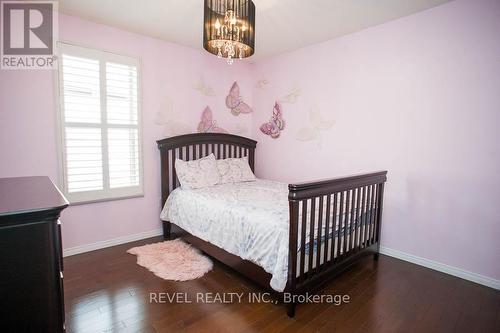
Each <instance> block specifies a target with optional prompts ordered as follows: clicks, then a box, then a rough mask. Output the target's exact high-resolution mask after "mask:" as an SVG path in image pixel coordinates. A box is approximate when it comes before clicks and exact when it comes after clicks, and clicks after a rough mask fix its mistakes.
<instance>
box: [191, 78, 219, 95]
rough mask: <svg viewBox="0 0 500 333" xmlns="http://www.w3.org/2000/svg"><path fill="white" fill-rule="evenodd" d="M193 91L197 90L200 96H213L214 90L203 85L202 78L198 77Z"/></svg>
mask: <svg viewBox="0 0 500 333" xmlns="http://www.w3.org/2000/svg"><path fill="white" fill-rule="evenodd" d="M194 89H195V90H197V91H198V92H199V93H200V94H202V95H205V96H215V91H214V89H213V88H212V87H210V86H209V85H207V84H206V83H205V80H204V79H203V77H200V80H199V81H198V83H197V84H196V85H195V86H194Z"/></svg>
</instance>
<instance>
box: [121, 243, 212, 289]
mask: <svg viewBox="0 0 500 333" xmlns="http://www.w3.org/2000/svg"><path fill="white" fill-rule="evenodd" d="M127 252H128V253H130V254H135V255H137V264H138V265H140V266H142V267H145V268H147V269H148V270H150V271H151V272H153V273H154V275H156V276H158V277H161V278H162V279H165V280H174V281H187V280H194V279H197V278H199V277H202V276H203V275H205V273H207V272H209V271H210V270H212V261H211V260H210V259H208V258H207V257H205V256H204V255H202V254H201V253H200V251H198V250H197V249H195V248H193V247H192V246H191V245H189V244H187V243H185V242H184V241H182V240H180V239H175V240H171V241H165V242H160V243H154V244H148V245H143V246H137V247H133V248H131V249H130V250H128V251H127Z"/></svg>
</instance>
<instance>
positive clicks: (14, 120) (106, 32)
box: [0, 15, 252, 248]
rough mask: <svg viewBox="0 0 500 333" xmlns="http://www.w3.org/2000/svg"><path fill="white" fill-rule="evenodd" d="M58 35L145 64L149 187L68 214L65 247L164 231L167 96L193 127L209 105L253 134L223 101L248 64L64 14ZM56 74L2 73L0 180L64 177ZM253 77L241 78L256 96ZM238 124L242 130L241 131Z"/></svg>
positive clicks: (228, 123)
mask: <svg viewBox="0 0 500 333" xmlns="http://www.w3.org/2000/svg"><path fill="white" fill-rule="evenodd" d="M60 39H61V40H62V41H67V42H72V43H76V44H79V45H83V46H89V47H94V48H99V49H103V50H109V51H112V52H115V53H121V54H125V55H130V56H134V57H138V58H140V59H141V61H142V116H143V153H144V191H145V196H144V197H141V198H135V199H128V200H119V201H110V202H103V203H95V204H87V205H79V206H73V207H70V208H68V209H67V210H65V211H64V212H63V215H62V221H63V224H64V226H63V241H64V247H65V248H71V247H74V246H79V245H84V244H90V243H95V242H98V241H103V240H109V239H113V238H117V237H121V236H127V235H133V234H137V233H141V232H147V231H151V230H154V229H158V228H160V223H159V211H160V182H159V174H160V173H159V158H158V157H159V153H158V149H157V148H156V142H155V140H157V139H160V138H162V137H163V136H164V129H163V128H162V127H161V126H158V125H157V124H155V120H156V118H157V113H158V112H159V111H161V110H162V109H165V108H166V105H168V103H165V99H166V98H168V99H169V100H170V101H171V104H172V105H173V112H174V113H175V115H176V119H177V120H178V121H181V122H185V123H186V124H189V125H190V127H191V128H192V130H193V131H194V130H195V128H196V126H197V124H198V123H197V122H198V120H199V118H200V114H201V112H202V110H203V108H204V107H205V106H206V105H210V106H211V108H212V110H213V112H214V115H215V118H216V119H217V120H218V123H219V124H220V125H222V126H224V127H226V128H227V129H228V130H231V131H234V130H235V129H236V128H237V127H236V126H237V125H239V127H241V128H244V127H245V126H246V127H247V128H248V132H249V131H250V124H251V120H250V117H249V116H240V117H238V118H237V117H234V116H232V115H231V114H230V112H229V110H228V109H227V108H226V107H225V105H224V99H225V95H226V94H227V92H228V90H229V88H230V87H231V84H232V83H233V81H234V80H237V79H238V78H240V77H246V76H248V72H249V65H248V64H245V63H239V64H238V63H235V64H234V65H233V66H228V65H227V64H225V63H224V62H222V61H219V59H217V58H216V57H213V56H211V55H209V54H207V53H205V52H204V51H201V50H195V49H191V48H186V47H182V46H179V45H175V44H171V43H167V42H163V41H160V40H156V39H153V38H148V37H144V36H141V35H137V34H133V33H128V32H125V31H122V30H118V29H114V28H111V27H108V26H103V25H99V24H94V23H91V22H88V21H84V20H81V19H78V18H75V17H70V16H65V15H61V16H60ZM200 76H203V77H204V80H205V82H206V83H207V84H210V85H211V87H212V88H213V90H214V92H215V93H216V96H215V97H208V96H203V95H201V94H200V93H198V91H196V90H195V89H194V86H195V85H196V84H197V83H198V81H199V80H200ZM54 81H55V76H54V73H52V72H49V71H0V142H1V144H0V156H1V158H2V161H1V163H0V177H11V176H27V175H48V176H50V178H51V179H52V180H53V181H54V182H56V183H57V182H58V180H59V173H60V168H59V164H58V155H57V150H56V128H57V127H56V104H55V100H56V97H55V88H54V84H55V83H54ZM251 84H252V83H251V82H241V83H240V88H241V91H242V94H243V96H246V97H247V100H249V101H251V97H252V96H251V95H252V90H251ZM239 127H238V128H239Z"/></svg>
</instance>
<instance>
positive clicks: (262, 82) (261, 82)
mask: <svg viewBox="0 0 500 333" xmlns="http://www.w3.org/2000/svg"><path fill="white" fill-rule="evenodd" d="M268 84H269V81H268V80H266V79H260V80H259V81H257V84H256V85H255V87H256V88H259V89H264V88H265V86H266V85H268Z"/></svg>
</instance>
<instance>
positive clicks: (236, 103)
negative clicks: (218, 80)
mask: <svg viewBox="0 0 500 333" xmlns="http://www.w3.org/2000/svg"><path fill="white" fill-rule="evenodd" d="M226 106H227V107H228V108H229V109H231V113H232V114H233V115H235V116H237V115H239V114H240V113H250V112H252V108H251V107H250V106H248V104H246V103H245V102H243V100H242V98H241V96H240V87H239V86H238V83H237V82H234V83H233V86H232V87H231V90H230V91H229V95H227V97H226Z"/></svg>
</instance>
